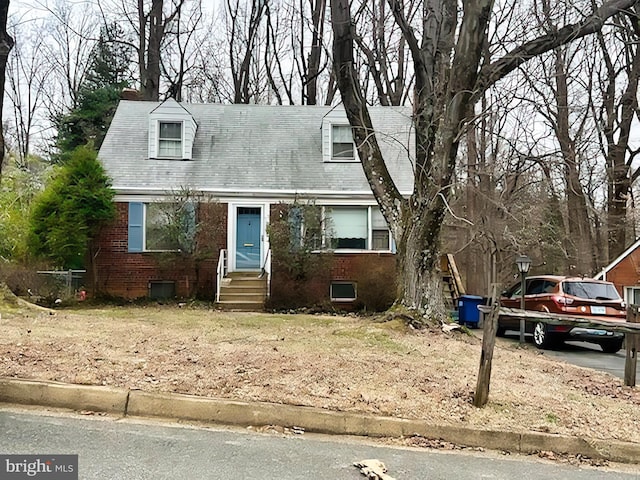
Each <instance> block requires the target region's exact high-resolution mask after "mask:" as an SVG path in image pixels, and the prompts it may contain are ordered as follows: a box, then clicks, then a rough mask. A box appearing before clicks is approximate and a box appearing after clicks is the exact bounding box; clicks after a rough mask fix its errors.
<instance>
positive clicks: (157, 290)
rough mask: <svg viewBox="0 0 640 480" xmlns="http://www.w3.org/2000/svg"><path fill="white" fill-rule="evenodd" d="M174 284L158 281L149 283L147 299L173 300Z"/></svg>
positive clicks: (174, 293) (167, 281)
mask: <svg viewBox="0 0 640 480" xmlns="http://www.w3.org/2000/svg"><path fill="white" fill-rule="evenodd" d="M175 296H176V282H173V281H170V280H159V281H153V282H149V298H152V299H154V300H167V299H169V298H175Z"/></svg>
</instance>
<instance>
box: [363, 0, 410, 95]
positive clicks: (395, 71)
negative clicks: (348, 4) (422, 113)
mask: <svg viewBox="0 0 640 480" xmlns="http://www.w3.org/2000/svg"><path fill="white" fill-rule="evenodd" d="M405 8H406V10H407V18H408V19H413V18H415V17H416V14H417V13H418V12H419V10H420V2H418V1H416V0H410V1H408V2H407V3H406V5H405ZM354 23H355V25H357V26H358V28H359V31H358V32H357V34H356V35H355V37H354V40H355V41H356V44H357V46H358V49H359V50H360V51H361V52H362V53H363V55H364V59H363V60H362V61H363V64H364V65H363V66H364V67H365V69H366V71H367V76H368V78H369V79H370V81H371V82H373V84H374V87H375V94H374V96H375V98H376V100H377V102H379V103H380V104H381V105H403V104H404V103H405V101H406V100H407V97H408V95H409V92H410V89H411V85H412V78H411V72H410V71H409V70H408V67H409V62H408V60H409V58H408V55H409V52H408V50H407V42H406V40H405V38H404V37H403V36H402V34H401V33H400V32H399V31H398V27H397V25H396V24H395V22H394V20H393V14H392V13H391V11H390V9H389V7H388V5H387V2H386V0H376V1H365V2H361V3H360V5H359V7H358V10H357V12H356V14H355V15H354ZM367 96H369V95H367Z"/></svg>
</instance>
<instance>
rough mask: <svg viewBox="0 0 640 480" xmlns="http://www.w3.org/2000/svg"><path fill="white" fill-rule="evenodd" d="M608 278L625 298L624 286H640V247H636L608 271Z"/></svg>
mask: <svg viewBox="0 0 640 480" xmlns="http://www.w3.org/2000/svg"><path fill="white" fill-rule="evenodd" d="M607 280H608V281H609V282H613V283H614V284H615V286H616V288H617V289H618V293H620V296H622V297H623V298H624V287H639V286H640V248H636V249H635V250H634V251H633V252H631V253H630V254H629V255H627V257H626V258H625V259H624V260H622V261H621V262H620V263H619V264H617V265H616V266H615V267H613V268H612V269H611V270H610V271H608V272H607Z"/></svg>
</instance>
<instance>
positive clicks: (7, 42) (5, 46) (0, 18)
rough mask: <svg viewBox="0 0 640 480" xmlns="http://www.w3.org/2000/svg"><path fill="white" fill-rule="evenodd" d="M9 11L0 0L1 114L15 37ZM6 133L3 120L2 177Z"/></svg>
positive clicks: (0, 136) (4, 0)
mask: <svg viewBox="0 0 640 480" xmlns="http://www.w3.org/2000/svg"><path fill="white" fill-rule="evenodd" d="M8 11H9V0H2V1H0V116H1V115H2V110H3V107H4V81H5V76H6V70H7V60H8V59H9V52H10V51H11V48H12V47H13V44H14V41H13V37H11V35H9V33H8V32H7V16H8ZM4 150H5V148H4V134H3V131H2V122H0V178H1V175H2V165H3V163H4Z"/></svg>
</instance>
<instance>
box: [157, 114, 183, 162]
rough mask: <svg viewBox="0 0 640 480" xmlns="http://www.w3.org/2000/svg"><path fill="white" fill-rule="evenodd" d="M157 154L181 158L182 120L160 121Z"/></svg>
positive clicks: (163, 156)
mask: <svg viewBox="0 0 640 480" xmlns="http://www.w3.org/2000/svg"><path fill="white" fill-rule="evenodd" d="M158 156H159V157H161V158H182V122H162V121H161V122H160V124H159V134H158Z"/></svg>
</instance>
